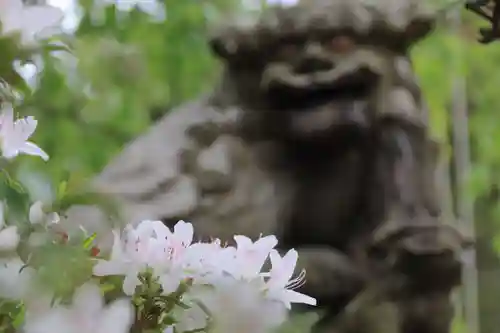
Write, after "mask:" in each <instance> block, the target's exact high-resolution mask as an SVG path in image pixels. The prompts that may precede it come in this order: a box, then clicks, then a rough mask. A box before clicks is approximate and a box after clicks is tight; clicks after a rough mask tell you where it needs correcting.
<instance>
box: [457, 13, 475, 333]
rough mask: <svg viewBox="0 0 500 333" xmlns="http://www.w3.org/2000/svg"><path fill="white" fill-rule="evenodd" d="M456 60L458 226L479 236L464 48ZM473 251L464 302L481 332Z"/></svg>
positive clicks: (467, 266) (469, 322)
mask: <svg viewBox="0 0 500 333" xmlns="http://www.w3.org/2000/svg"><path fill="white" fill-rule="evenodd" d="M451 22H452V27H453V29H454V31H455V32H456V33H457V35H458V31H459V30H460V26H461V10H460V9H459V10H457V11H455V12H454V13H453V16H452V20H451ZM456 51H458V52H454V53H453V54H454V57H453V59H450V60H451V61H452V65H451V66H452V68H451V69H452V70H453V71H454V78H453V82H452V115H451V116H452V117H451V120H452V132H453V157H454V159H453V164H454V165H453V167H454V169H455V175H456V183H457V186H456V187H455V189H456V193H455V198H456V201H455V202H456V216H457V224H458V227H459V228H461V229H464V230H467V231H468V232H470V235H471V236H472V237H474V238H475V227H474V206H473V202H472V200H470V198H469V197H468V196H467V195H466V193H465V185H466V182H467V179H468V177H469V174H470V169H471V162H470V138H469V128H468V112H467V89H466V79H465V78H464V77H463V74H462V73H461V72H462V71H461V67H462V65H463V61H464V59H463V53H462V52H463V51H462V50H456ZM468 251H471V253H469V254H470V258H468V259H470V260H467V262H466V263H465V264H464V268H463V277H464V279H463V281H464V284H463V287H462V302H463V305H462V306H463V310H464V311H463V313H464V317H465V321H466V323H467V327H468V330H469V333H480V326H479V305H478V273H477V267H476V252H475V250H474V249H471V250H468Z"/></svg>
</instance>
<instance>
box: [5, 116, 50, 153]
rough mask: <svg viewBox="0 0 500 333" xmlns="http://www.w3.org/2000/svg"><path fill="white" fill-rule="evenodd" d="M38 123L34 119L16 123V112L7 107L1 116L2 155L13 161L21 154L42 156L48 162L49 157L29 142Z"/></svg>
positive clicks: (28, 118) (22, 119) (24, 119)
mask: <svg viewBox="0 0 500 333" xmlns="http://www.w3.org/2000/svg"><path fill="white" fill-rule="evenodd" d="M37 124H38V122H37V120H36V119H35V118H33V117H25V118H20V119H17V120H15V121H14V110H13V108H12V106H7V107H5V108H4V110H3V111H2V114H1V115H0V144H1V148H2V155H3V157H5V158H7V159H12V158H14V157H16V156H17V155H19V154H21V153H22V154H27V155H34V156H40V157H41V158H42V159H43V160H45V161H47V160H48V159H49V156H48V155H47V153H45V152H44V151H43V150H42V149H41V148H40V147H38V146H37V145H35V144H34V143H32V142H30V141H28V139H29V138H30V137H31V135H33V133H34V132H35V129H36V126H37Z"/></svg>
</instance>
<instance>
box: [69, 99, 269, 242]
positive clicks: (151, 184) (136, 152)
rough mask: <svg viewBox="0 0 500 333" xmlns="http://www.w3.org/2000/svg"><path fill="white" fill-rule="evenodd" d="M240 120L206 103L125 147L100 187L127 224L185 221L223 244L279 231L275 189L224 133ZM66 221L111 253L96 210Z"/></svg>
mask: <svg viewBox="0 0 500 333" xmlns="http://www.w3.org/2000/svg"><path fill="white" fill-rule="evenodd" d="M237 115H238V110H237V109H235V108H228V109H216V108H214V107H212V106H209V103H208V98H202V99H200V100H197V101H195V102H192V103H188V104H186V105H183V106H181V107H179V108H178V109H175V110H173V111H172V112H171V113H169V114H168V115H166V116H165V117H164V118H162V119H161V120H160V121H159V122H158V123H157V124H155V125H154V126H153V127H152V128H151V129H150V130H149V131H148V132H147V133H145V134H144V135H142V136H141V137H139V138H137V139H136V140H135V141H133V142H132V143H131V144H129V145H128V146H127V147H125V149H124V150H123V152H122V153H120V154H119V155H118V156H116V157H115V158H114V159H113V160H112V161H111V163H110V164H109V165H108V166H107V167H106V168H105V169H104V170H103V171H102V173H101V174H100V175H98V176H97V177H96V179H95V180H94V186H95V188H96V189H98V190H99V192H102V193H106V194H109V195H111V197H113V198H114V199H116V200H117V201H118V202H119V204H120V205H121V207H122V214H123V221H121V222H122V223H138V222H139V221H140V220H143V219H162V220H164V221H167V222H175V221H177V220H178V219H185V220H187V221H192V222H193V223H194V224H195V229H196V233H197V234H198V235H199V236H200V237H208V236H213V237H221V238H225V239H230V238H231V237H232V235H234V234H235V233H241V234H246V235H249V236H258V235H259V234H260V233H264V234H265V233H270V232H273V230H274V229H275V221H276V211H275V210H276V205H275V204H274V201H273V200H274V195H273V183H272V182H271V181H270V180H269V179H267V177H266V176H265V175H264V173H262V172H261V170H260V169H259V168H258V167H257V166H256V164H255V163H251V160H252V159H253V157H252V153H251V152H250V151H249V150H248V147H246V145H245V144H244V143H243V142H242V141H241V140H240V139H239V138H237V137H235V136H233V135H232V134H230V133H224V132H227V131H228V130H229V129H231V128H232V127H233V126H234V123H235V121H236V119H237ZM193 129H194V130H193ZM203 129H205V130H203ZM207 129H208V130H207ZM216 129H217V130H216ZM204 131H205V132H204ZM207 133H209V134H207ZM67 216H68V217H67V219H66V220H65V221H63V222H62V223H63V224H64V225H65V226H67V227H68V228H69V229H70V230H71V229H76V228H77V225H79V224H82V225H83V226H85V227H86V228H87V229H89V230H91V231H100V233H101V237H103V238H102V239H103V241H104V243H106V246H105V247H107V246H109V240H110V239H109V237H107V236H106V237H104V235H105V234H106V235H107V234H108V232H107V231H109V228H110V227H109V226H110V223H109V222H108V221H107V217H106V216H104V215H103V213H102V212H100V211H99V210H98V209H97V208H96V207H90V206H77V207H73V208H72V209H70V210H69V211H68V212H67ZM112 222H113V221H112ZM114 222H118V221H114Z"/></svg>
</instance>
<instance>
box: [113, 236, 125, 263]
mask: <svg viewBox="0 0 500 333" xmlns="http://www.w3.org/2000/svg"><path fill="white" fill-rule="evenodd" d="M112 233H113V247H112V248H111V260H121V259H122V257H123V248H122V240H121V237H120V232H119V231H118V230H113V231H112Z"/></svg>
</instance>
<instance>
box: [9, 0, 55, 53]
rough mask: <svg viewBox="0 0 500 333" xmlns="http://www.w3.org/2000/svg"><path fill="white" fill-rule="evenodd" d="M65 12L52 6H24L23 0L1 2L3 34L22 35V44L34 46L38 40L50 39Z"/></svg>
mask: <svg viewBox="0 0 500 333" xmlns="http://www.w3.org/2000/svg"><path fill="white" fill-rule="evenodd" d="M63 17H64V14H63V12H62V11H61V10H60V9H58V8H55V7H51V6H24V4H23V2H22V0H2V1H0V23H1V30H0V32H1V34H2V35H8V34H11V33H20V34H21V43H23V44H24V45H33V44H35V43H36V39H37V38H46V37H50V36H51V35H52V34H53V33H52V32H51V31H50V30H49V28H52V27H54V26H56V25H57V24H59V22H61V20H62V19H63Z"/></svg>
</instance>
